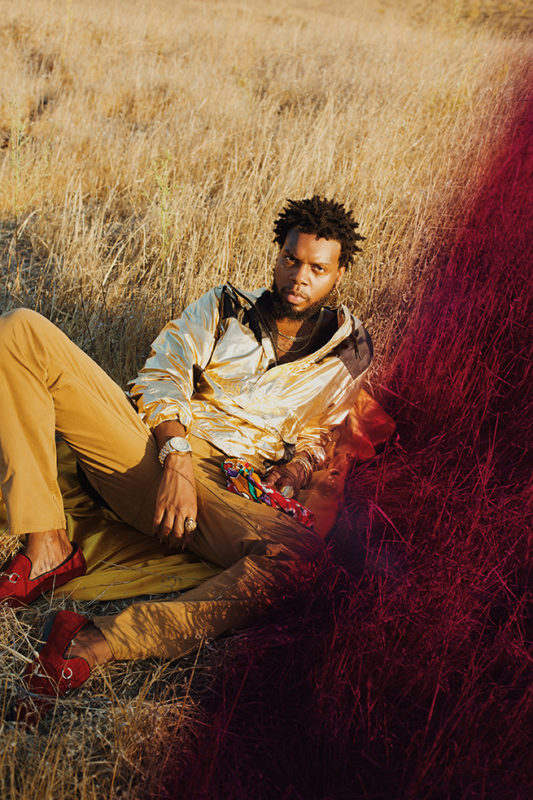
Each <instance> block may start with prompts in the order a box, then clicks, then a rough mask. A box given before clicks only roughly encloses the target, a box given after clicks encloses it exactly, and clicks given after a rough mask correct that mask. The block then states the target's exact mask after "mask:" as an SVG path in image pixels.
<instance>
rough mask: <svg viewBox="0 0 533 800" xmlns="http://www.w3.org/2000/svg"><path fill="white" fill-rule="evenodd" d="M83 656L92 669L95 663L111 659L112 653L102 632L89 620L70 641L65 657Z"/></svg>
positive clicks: (102, 662)
mask: <svg viewBox="0 0 533 800" xmlns="http://www.w3.org/2000/svg"><path fill="white" fill-rule="evenodd" d="M76 657H79V658H84V659H85V661H86V662H87V663H88V664H89V666H90V668H91V669H93V668H94V667H95V666H96V665H97V664H106V663H107V662H108V661H112V660H113V653H112V652H111V648H110V647H109V645H108V643H107V641H106V639H105V638H104V636H103V634H102V633H100V631H99V630H98V628H97V627H96V625H93V624H92V622H89V624H88V625H85V627H83V628H82V629H81V630H80V631H79V633H78V634H77V635H76V636H75V638H74V639H72V641H71V642H70V645H69V646H68V648H67V650H66V652H65V658H67V659H68V658H76Z"/></svg>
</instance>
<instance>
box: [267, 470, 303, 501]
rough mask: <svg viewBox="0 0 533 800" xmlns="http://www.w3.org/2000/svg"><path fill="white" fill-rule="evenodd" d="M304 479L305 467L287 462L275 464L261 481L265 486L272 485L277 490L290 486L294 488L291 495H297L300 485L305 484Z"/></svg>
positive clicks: (280, 490)
mask: <svg viewBox="0 0 533 800" xmlns="http://www.w3.org/2000/svg"><path fill="white" fill-rule="evenodd" d="M305 479H306V474H305V469H304V468H303V467H302V465H301V464H292V463H289V464H280V465H279V466H275V467H274V468H273V469H272V470H271V471H270V472H269V473H268V475H267V477H266V478H264V480H263V483H264V484H266V486H272V488H273V489H276V490H277V491H278V492H282V490H283V489H284V488H285V487H286V486H290V487H291V488H292V489H293V490H294V495H293V497H297V496H298V492H299V491H300V489H301V488H302V486H305V483H306V480H305Z"/></svg>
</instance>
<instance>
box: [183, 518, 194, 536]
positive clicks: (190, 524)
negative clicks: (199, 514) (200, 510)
mask: <svg viewBox="0 0 533 800" xmlns="http://www.w3.org/2000/svg"><path fill="white" fill-rule="evenodd" d="M184 528H185V530H186V531H187V533H192V532H193V531H195V530H196V520H194V519H193V518H192V517H187V519H186V520H185V525H184Z"/></svg>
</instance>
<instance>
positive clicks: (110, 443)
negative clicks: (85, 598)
mask: <svg viewBox="0 0 533 800" xmlns="http://www.w3.org/2000/svg"><path fill="white" fill-rule="evenodd" d="M0 386H1V390H0V484H1V486H2V493H3V496H4V500H5V503H6V508H7V513H8V521H9V527H10V530H11V532H12V533H14V534H16V535H23V534H30V537H29V538H30V552H32V553H33V555H34V557H37V555H38V552H37V551H38V550H39V548H40V550H41V551H43V552H44V550H45V549H46V547H45V543H48V545H47V547H48V551H47V555H46V559H45V556H44V555H42V557H41V562H43V560H45V561H46V563H47V565H48V566H47V567H45V569H46V568H48V569H50V568H51V567H53V566H55V565H57V564H59V563H60V562H61V561H63V560H64V557H65V554H64V549H65V541H66V535H65V534H64V529H65V516H64V511H63V505H62V499H61V493H60V490H59V486H58V483H57V466H56V449H55V432H56V431H57V432H58V433H59V434H60V435H61V436H62V437H63V438H64V439H65V440H66V441H67V443H68V444H69V445H70V447H71V448H72V450H73V451H74V452H75V453H76V455H77V457H78V460H79V461H80V462H81V464H82V465H83V467H84V469H85V471H86V472H87V475H88V477H89V480H90V481H91V483H93V484H94V485H95V486H96V488H97V489H98V490H99V491H100V493H101V494H102V496H103V497H104V498H105V499H106V500H107V502H108V503H109V505H110V506H111V507H112V508H113V509H114V510H115V511H116V512H117V513H118V514H119V515H120V516H121V517H122V518H123V519H125V520H126V521H128V522H129V521H131V519H132V518H139V519H142V518H143V514H142V509H143V508H144V496H143V492H142V491H139V487H146V490H147V492H150V491H152V490H153V487H152V484H154V483H156V482H157V480H158V479H159V477H160V474H161V470H160V468H159V465H158V463H157V458H156V447H155V442H154V441H153V437H152V436H151V434H150V433H149V431H148V430H147V429H146V427H145V426H144V425H143V424H142V422H141V420H140V418H139V417H138V415H137V413H136V412H135V410H134V409H133V408H132V407H131V405H130V403H129V402H128V400H127V398H126V396H125V395H124V392H123V391H122V390H121V389H120V387H119V386H118V385H117V384H115V383H114V381H112V380H111V378H109V376H108V375H106V373H105V372H104V371H103V370H102V369H101V368H100V367H99V366H98V365H97V364H96V363H95V362H94V361H92V360H91V359H90V358H89V357H88V356H87V355H86V354H85V353H83V351H82V350H80V349H79V348H78V347H77V346H76V345H75V344H73V342H71V341H70V340H69V339H68V337H67V336H65V335H64V334H63V333H62V332H61V331H60V330H59V329H58V328H56V327H55V326H54V325H53V324H52V323H51V322H49V321H48V320H46V319H45V318H44V317H42V316H41V315H40V314H37V313H36V312H34V311H30V310H28V309H18V310H16V311H13V312H10V313H8V314H4V315H3V316H1V317H0ZM132 487H134V488H133V491H132ZM144 516H146V515H144ZM146 524H147V523H145V526H146ZM54 537H55V541H54ZM66 546H67V548H69V547H70V546H69V545H68V543H67V544H66ZM32 548H33V549H32ZM54 559H55V565H54V564H52V563H50V562H51V561H53V560H54ZM37 560H38V559H37ZM35 566H36V570H35V574H37V575H38V574H39V571H38V569H37V564H36V565H35ZM41 567H42V564H41ZM41 571H45V570H44V569H41ZM32 577H33V576H32Z"/></svg>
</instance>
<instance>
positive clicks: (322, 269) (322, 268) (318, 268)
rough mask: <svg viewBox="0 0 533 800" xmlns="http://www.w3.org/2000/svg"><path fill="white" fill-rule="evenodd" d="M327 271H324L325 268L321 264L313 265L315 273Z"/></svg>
mask: <svg viewBox="0 0 533 800" xmlns="http://www.w3.org/2000/svg"><path fill="white" fill-rule="evenodd" d="M325 271H326V270H325V269H324V267H321V266H320V264H313V272H316V273H321V272H325Z"/></svg>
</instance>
